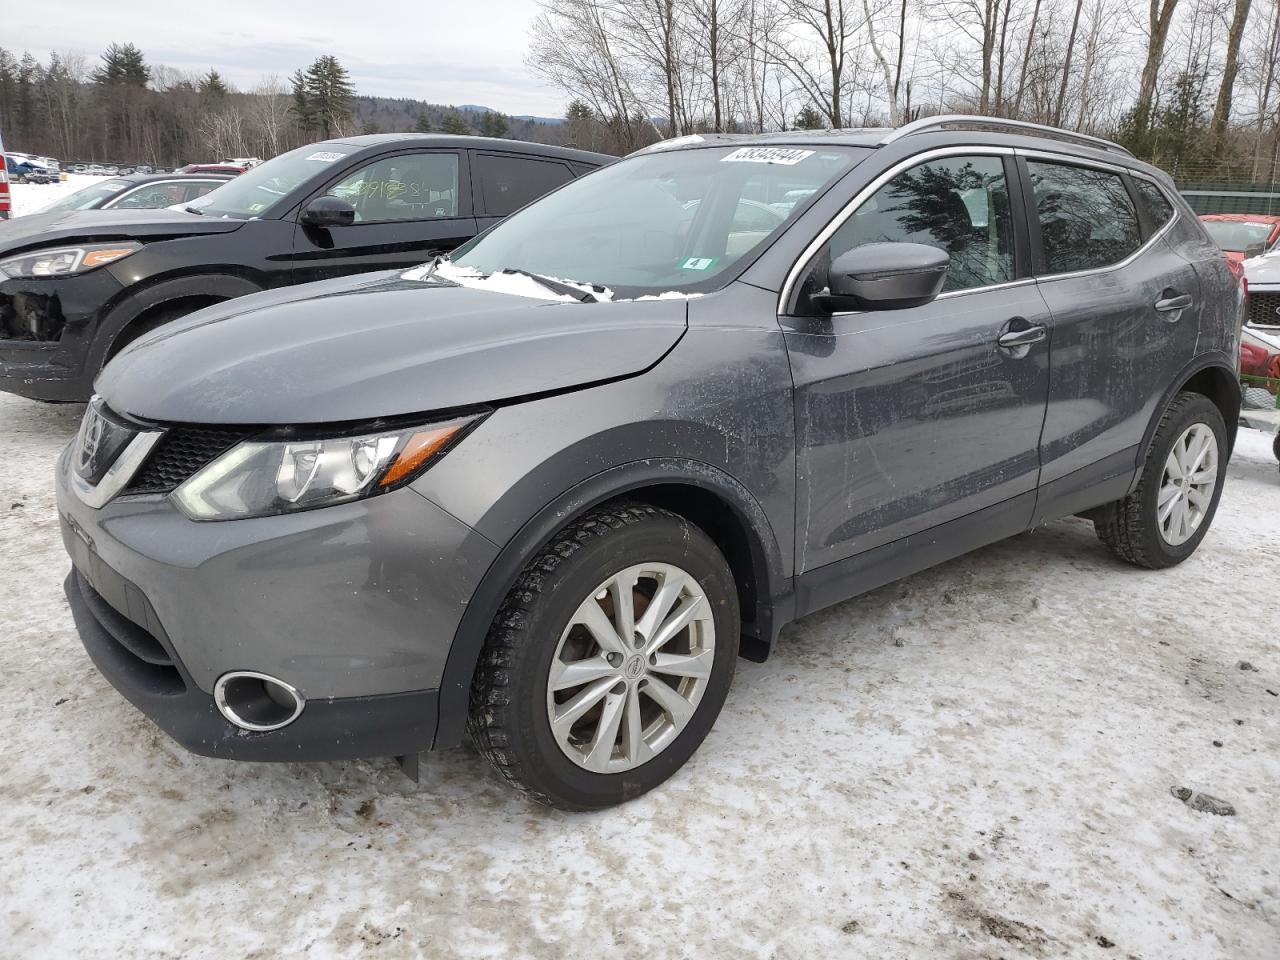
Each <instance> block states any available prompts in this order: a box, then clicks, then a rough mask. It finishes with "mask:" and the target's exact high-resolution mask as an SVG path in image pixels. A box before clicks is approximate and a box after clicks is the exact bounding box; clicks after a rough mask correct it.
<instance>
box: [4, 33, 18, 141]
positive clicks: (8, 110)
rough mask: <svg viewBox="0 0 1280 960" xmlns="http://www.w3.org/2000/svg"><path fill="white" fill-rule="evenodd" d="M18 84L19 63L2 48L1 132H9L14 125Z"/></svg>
mask: <svg viewBox="0 0 1280 960" xmlns="http://www.w3.org/2000/svg"><path fill="white" fill-rule="evenodd" d="M17 84H18V61H17V60H15V59H14V56H13V54H11V53H10V52H9V51H8V50H5V49H4V48H3V47H0V130H7V129H9V128H10V127H11V126H12V125H13V122H14V109H15V104H14V97H15V95H16V93H17Z"/></svg>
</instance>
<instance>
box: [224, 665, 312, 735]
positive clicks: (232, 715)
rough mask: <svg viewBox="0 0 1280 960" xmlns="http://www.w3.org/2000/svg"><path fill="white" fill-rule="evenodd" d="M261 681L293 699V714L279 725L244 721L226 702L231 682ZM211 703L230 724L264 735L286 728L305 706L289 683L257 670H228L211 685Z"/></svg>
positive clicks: (296, 690) (295, 689)
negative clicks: (275, 687)
mask: <svg viewBox="0 0 1280 960" xmlns="http://www.w3.org/2000/svg"><path fill="white" fill-rule="evenodd" d="M246 678H247V679H250V680H262V681H263V682H265V683H274V684H275V685H276V686H278V687H280V688H281V689H283V690H284V692H285V693H287V694H288V695H289V696H290V697H291V698H293V713H291V714H290V715H289V716H288V718H287V719H285V720H282V721H280V722H279V723H254V722H253V721H251V720H245V719H244V718H243V717H241V716H240V715H239V714H238V713H236V710H235V707H233V706H232V705H231V704H230V703H228V702H227V684H228V683H230V682H231V681H232V680H243V679H246ZM213 702H214V705H215V706H217V708H218V712H219V713H220V714H222V716H223V717H224V718H225V719H226V720H227V721H228V722H230V723H232V724H234V725H235V726H237V727H239V728H240V729H241V730H250V731H253V732H254V733H265V732H267V731H270V730H279V729H281V728H282V727H287V726H288V725H289V724H291V723H293V721H295V720H297V719H298V717H300V716H301V715H302V710H303V708H304V707H305V706H306V705H307V701H306V700H305V699H304V698H303V696H302V694H301V693H299V692H298V688H297V687H295V686H294V685H293V684H291V683H286V682H285V681H283V680H281V679H280V678H279V677H273V676H271V674H269V673H259V672H258V671H257V670H230V671H228V672H226V673H224V674H223V675H222V676H220V677H219V678H218V681H217V683H215V684H214V685H213Z"/></svg>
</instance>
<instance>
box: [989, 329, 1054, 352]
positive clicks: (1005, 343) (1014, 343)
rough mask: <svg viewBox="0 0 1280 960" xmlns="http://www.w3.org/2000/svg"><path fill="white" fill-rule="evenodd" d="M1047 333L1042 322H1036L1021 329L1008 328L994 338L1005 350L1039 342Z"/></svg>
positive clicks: (1047, 330)
mask: <svg viewBox="0 0 1280 960" xmlns="http://www.w3.org/2000/svg"><path fill="white" fill-rule="evenodd" d="M1048 335H1049V329H1048V328H1047V327H1045V326H1044V325H1043V324H1036V325H1035V326H1032V327H1027V328H1025V329H1023V330H1010V331H1009V332H1008V333H1002V334H1000V336H999V338H998V339H997V340H996V343H998V344H999V345H1000V346H1001V347H1003V348H1004V349H1005V350H1017V349H1018V348H1019V347H1029V346H1031V345H1032V344H1033V343H1039V342H1040V341H1041V340H1043V339H1044V338H1045V337H1047V336H1048Z"/></svg>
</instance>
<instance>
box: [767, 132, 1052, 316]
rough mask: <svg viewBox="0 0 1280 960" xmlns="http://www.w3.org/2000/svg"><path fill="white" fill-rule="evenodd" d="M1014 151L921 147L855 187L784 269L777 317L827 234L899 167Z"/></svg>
mask: <svg viewBox="0 0 1280 960" xmlns="http://www.w3.org/2000/svg"><path fill="white" fill-rule="evenodd" d="M1014 154H1015V151H1014V148H1013V147H1000V146H993V145H990V144H972V145H969V146H959V145H957V146H954V147H937V148H935V149H933V150H925V151H922V152H921V153H917V154H913V155H912V156H910V157H907V158H906V159H904V160H901V161H899V162H898V163H895V164H894V165H893V166H891V167H889V168H888V169H887V170H885V171H883V172H882V173H881V174H879V176H877V177H876V178H875V179H874V180H872V181H871V182H870V183H869V184H867V185H866V186H865V187H863V188H862V189H861V190H859V191H858V192H857V193H856V194H854V197H853V199H852V200H850V201H849V202H848V203H847V204H845V205H844V206H843V207H841V208H840V212H839V213H837V214H836V215H835V217H833V218H832V219H831V222H830V223H828V224H827V225H826V226H825V227H824V228H823V229H822V230H821V231H820V232H819V233H818V235H817V237H815V238H814V239H813V241H812V242H811V243H810V244H809V245H808V246H807V247H805V248H804V252H803V253H801V254H800V258H799V259H798V260H796V262H795V263H793V264H792V265H791V269H790V270H789V271H787V279H786V282H785V283H783V285H782V293H781V294H779V296H778V316H780V317H781V316H786V315H787V314H786V306H787V303H788V302H790V300H791V295H792V293H793V291H794V290H795V286H796V283H797V282H798V281H799V279H800V274H801V273H803V272H804V268H805V266H806V265H807V264H808V263H809V261H810V260H812V259H813V258H814V256H816V255H817V253H818V251H819V250H821V249H822V247H823V245H824V244H826V242H827V241H828V240H830V239H831V237H832V236H833V235H834V234H835V232H836V231H837V230H839V229H840V228H841V227H842V226H844V224H845V221H846V220H848V219H849V218H850V217H851V216H853V214H854V213H855V212H857V209H858V207H860V206H862V204H864V203H866V202H867V200H869V199H870V198H871V196H872V195H873V194H874V193H875V192H876V191H877V190H879V189H880V188H881V187H883V186H884V185H885V184H886V183H888V182H889V181H890V180H892V179H893V178H894V177H896V176H897V175H898V174H899V173H901V172H902V171H903V170H909V169H911V168H912V167H916V166H919V165H920V164H922V163H928V162H929V161H930V160H938V159H941V158H943V157H1009V156H1013V155H1014ZM854 169H857V168H856V167H855V168H854ZM1024 279H1025V280H1032V279H1033V278H1031V277H1025V278H1019V279H1018V280H1012V281H1009V282H1008V283H1001V284H991V285H989V286H985V287H969V288H968V289H965V290H950V291H948V292H947V293H945V294H940V295H939V296H948V295H949V294H956V293H973V292H974V291H977V290H991V289H994V288H995V287H1003V286H1012V285H1013V284H1016V283H1019V282H1021V280H1024ZM860 312H863V311H847V312H846V313H839V314H833V316H846V315H847V313H860Z"/></svg>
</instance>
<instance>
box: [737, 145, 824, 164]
mask: <svg viewBox="0 0 1280 960" xmlns="http://www.w3.org/2000/svg"><path fill="white" fill-rule="evenodd" d="M812 156H813V151H812V150H794V149H788V148H787V147H742V148H741V149H739V150H735V151H733V153H731V154H729V155H728V156H727V157H721V158H720V162H721V163H780V164H782V165H783V166H785V167H790V166H794V165H795V164H797V163H799V162H800V161H801V160H803V159H804V158H805V157H812Z"/></svg>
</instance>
